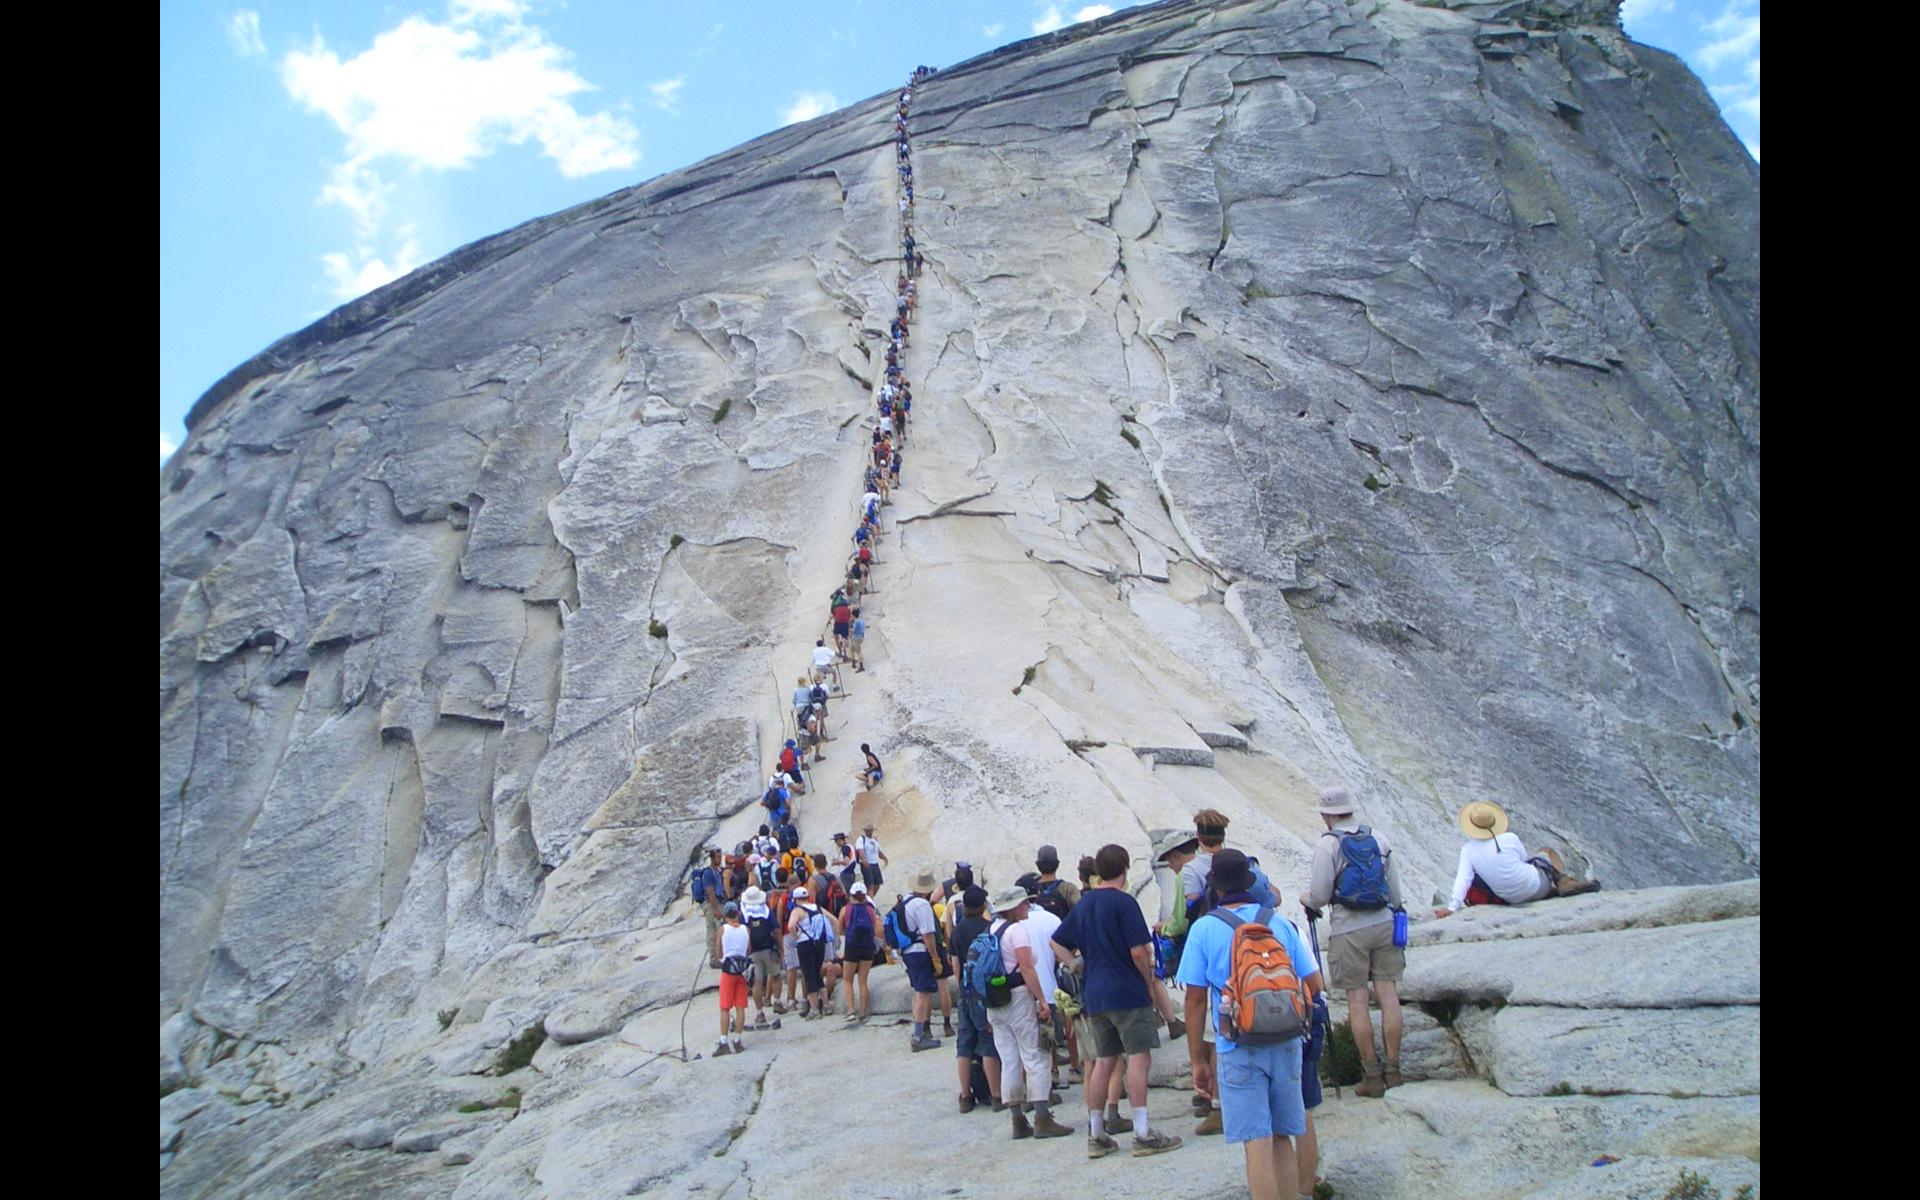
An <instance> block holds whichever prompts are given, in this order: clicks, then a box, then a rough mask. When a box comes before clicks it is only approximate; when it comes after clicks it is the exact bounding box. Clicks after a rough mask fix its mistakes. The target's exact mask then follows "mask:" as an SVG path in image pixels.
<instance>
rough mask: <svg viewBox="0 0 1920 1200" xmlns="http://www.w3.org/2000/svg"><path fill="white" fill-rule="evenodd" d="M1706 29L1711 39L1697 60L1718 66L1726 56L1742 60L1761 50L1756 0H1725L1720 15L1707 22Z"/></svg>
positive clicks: (1713, 66) (1709, 65)
mask: <svg viewBox="0 0 1920 1200" xmlns="http://www.w3.org/2000/svg"><path fill="white" fill-rule="evenodd" d="M1706 28H1707V32H1708V33H1709V34H1711V35H1713V38H1714V40H1713V41H1711V42H1708V43H1707V44H1706V45H1705V46H1703V47H1701V50H1700V61H1701V62H1704V63H1706V64H1707V66H1708V67H1709V68H1714V69H1717V68H1718V67H1719V66H1720V64H1721V63H1723V62H1725V61H1727V60H1728V59H1741V58H1745V57H1746V56H1748V55H1751V54H1756V53H1758V51H1759V49H1760V8H1759V4H1758V2H1757V0H1753V2H1752V3H1743V0H1727V6H1726V7H1725V8H1724V9H1722V10H1721V11H1720V15H1719V16H1717V17H1715V18H1714V19H1713V20H1711V21H1708V22H1707V25H1706Z"/></svg>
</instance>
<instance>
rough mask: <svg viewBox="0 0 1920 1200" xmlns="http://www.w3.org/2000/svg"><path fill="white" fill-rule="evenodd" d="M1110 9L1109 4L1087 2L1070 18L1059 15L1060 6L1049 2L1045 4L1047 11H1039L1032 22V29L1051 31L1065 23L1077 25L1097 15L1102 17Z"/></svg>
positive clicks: (1041, 31) (1062, 26) (1040, 31)
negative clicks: (1087, 3) (1038, 15)
mask: <svg viewBox="0 0 1920 1200" xmlns="http://www.w3.org/2000/svg"><path fill="white" fill-rule="evenodd" d="M1112 11H1113V9H1112V7H1111V6H1109V5H1105V4H1089V5H1087V6H1086V7H1085V8H1082V9H1079V10H1078V11H1076V12H1075V13H1074V14H1073V16H1072V17H1071V18H1068V17H1063V16H1061V15H1060V6H1059V5H1058V4H1049V5H1047V11H1045V12H1043V13H1041V14H1040V19H1039V20H1037V21H1035V22H1034V23H1033V31H1034V32H1035V33H1052V32H1053V31H1054V30H1056V29H1061V28H1064V27H1065V26H1067V25H1077V24H1079V23H1080V22H1082V21H1091V20H1094V19H1095V18H1098V17H1104V16H1106V15H1108V14H1109V13H1111V12H1112Z"/></svg>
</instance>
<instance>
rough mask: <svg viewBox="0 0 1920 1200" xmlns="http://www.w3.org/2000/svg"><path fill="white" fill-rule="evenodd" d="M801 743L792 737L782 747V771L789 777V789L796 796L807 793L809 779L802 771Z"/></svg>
mask: <svg viewBox="0 0 1920 1200" xmlns="http://www.w3.org/2000/svg"><path fill="white" fill-rule="evenodd" d="M801 753H802V752H801V750H800V743H798V742H796V741H794V740H793V739H792V738H788V739H787V744H786V745H784V746H782V747H780V773H781V774H783V775H785V776H786V777H787V789H788V790H789V791H791V792H792V793H793V794H794V795H796V796H804V795H806V794H807V781H806V779H805V778H804V777H803V776H802V775H801V773H800V765H801Z"/></svg>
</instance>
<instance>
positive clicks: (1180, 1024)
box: [1167, 1017, 1187, 1042]
mask: <svg viewBox="0 0 1920 1200" xmlns="http://www.w3.org/2000/svg"><path fill="white" fill-rule="evenodd" d="M1185 1036H1187V1023H1186V1022H1185V1021H1182V1020H1180V1019H1179V1018H1178V1017H1171V1018H1168V1020H1167V1040H1168V1041H1170V1042H1177V1041H1179V1040H1180V1039H1181V1038H1183V1037H1185Z"/></svg>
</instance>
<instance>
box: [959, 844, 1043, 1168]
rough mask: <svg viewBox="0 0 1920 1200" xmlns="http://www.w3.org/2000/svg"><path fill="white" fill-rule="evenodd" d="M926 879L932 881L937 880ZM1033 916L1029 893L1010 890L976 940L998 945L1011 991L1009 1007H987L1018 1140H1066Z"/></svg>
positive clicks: (996, 901) (997, 900) (998, 896)
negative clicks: (1057, 1113)
mask: <svg viewBox="0 0 1920 1200" xmlns="http://www.w3.org/2000/svg"><path fill="white" fill-rule="evenodd" d="M926 878H927V880H928V882H929V883H931V882H932V878H933V877H932V876H931V875H928V876H927V877H926ZM1031 911H1032V902H1031V901H1030V899H1029V898H1028V896H1027V892H1026V889H1025V888H1022V887H1018V886H1015V887H1010V888H1004V889H1002V890H1001V891H999V892H996V893H995V894H994V897H993V912H994V916H995V918H996V919H995V921H994V923H993V924H991V925H989V926H988V927H987V928H986V929H985V930H984V931H982V932H980V933H978V934H976V935H975V941H979V940H980V939H982V938H991V939H993V940H994V942H996V943H997V944H998V947H999V950H1000V965H1001V969H1002V970H1003V971H1004V972H1005V974H1006V977H1007V987H1008V989H1009V991H1010V992H1011V995H1010V996H1009V997H1008V999H1007V1002H1006V1003H1005V1004H1002V1005H999V1006H993V1005H990V1004H989V1005H988V1006H987V1025H988V1027H989V1028H990V1029H992V1030H993V1048H994V1050H995V1052H996V1053H997V1054H998V1055H999V1058H1000V1101H1001V1103H1003V1104H1005V1105H1006V1106H1007V1107H1008V1108H1010V1109H1012V1110H1013V1137H1014V1140H1016V1141H1018V1140H1019V1139H1021V1138H1029V1137H1043V1138H1052V1137H1065V1136H1067V1135H1068V1134H1070V1133H1072V1132H1073V1130H1072V1129H1071V1128H1069V1127H1067V1126H1065V1125H1062V1124H1060V1123H1059V1122H1058V1121H1056V1120H1054V1119H1053V1094H1052V1091H1051V1088H1050V1085H1049V1082H1048V1076H1049V1075H1051V1074H1052V1072H1053V1062H1052V1058H1051V1056H1050V1055H1048V1053H1047V1052H1046V1051H1045V1050H1042V1049H1041V1048H1040V1022H1041V1021H1051V1019H1052V1016H1051V1014H1052V1005H1051V1004H1050V1003H1049V1001H1048V997H1049V996H1050V995H1051V993H1049V992H1046V991H1043V990H1042V989H1041V986H1040V974H1039V972H1038V971H1037V970H1036V969H1035V968H1034V965H1033V942H1032V933H1031V931H1030V930H1029V929H1028V927H1027V925H1026V918H1027V915H1028V913H1029V912H1031ZM968 948H969V949H972V946H971V945H969V947H968ZM992 998H993V997H992V995H988V997H987V999H988V1000H991V999H992ZM1029 1097H1031V1103H1032V1105H1033V1113H1034V1119H1033V1122H1032V1123H1031V1124H1029V1123H1028V1121H1027V1114H1026V1113H1025V1112H1024V1111H1022V1108H1023V1104H1022V1102H1023V1101H1027V1100H1028V1099H1029Z"/></svg>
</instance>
